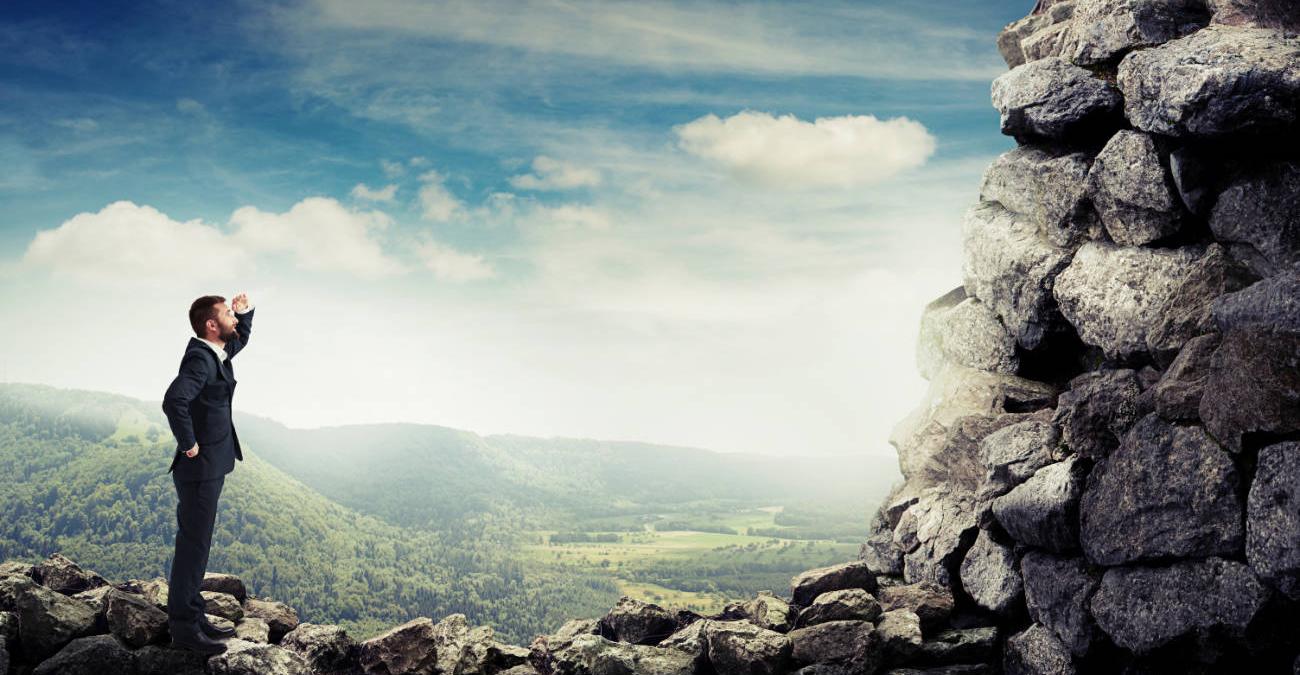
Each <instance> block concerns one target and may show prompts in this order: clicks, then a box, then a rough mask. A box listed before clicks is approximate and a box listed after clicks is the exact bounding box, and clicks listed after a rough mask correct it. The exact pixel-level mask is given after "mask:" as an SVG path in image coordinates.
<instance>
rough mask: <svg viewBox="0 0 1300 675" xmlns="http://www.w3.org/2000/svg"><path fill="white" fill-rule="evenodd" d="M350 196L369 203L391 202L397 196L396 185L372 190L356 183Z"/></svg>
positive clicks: (363, 184)
mask: <svg viewBox="0 0 1300 675" xmlns="http://www.w3.org/2000/svg"><path fill="white" fill-rule="evenodd" d="M351 194H352V196H353V197H355V198H357V199H364V200H366V201H370V202H391V201H393V198H394V197H396V196H397V185H395V184H394V185H385V186H384V187H382V188H379V189H376V190H372V189H371V188H370V187H368V186H367V185H366V184H365V183H357V185H356V187H354V188H352V193H351Z"/></svg>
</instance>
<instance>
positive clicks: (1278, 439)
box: [860, 0, 1300, 673]
mask: <svg viewBox="0 0 1300 675" xmlns="http://www.w3.org/2000/svg"><path fill="white" fill-rule="evenodd" d="M1039 5H1040V7H1039V8H1038V11H1037V12H1036V13H1034V14H1031V15H1030V16H1027V17H1025V18H1024V19H1022V20H1020V21H1017V22H1015V23H1013V24H1011V25H1009V26H1008V27H1007V28H1006V29H1005V30H1004V31H1003V32H1002V34H1001V35H1000V36H999V38H998V46H999V48H1000V50H1001V52H1002V54H1003V56H1004V58H1005V60H1006V62H1007V65H1008V66H1009V67H1010V70H1009V71H1008V72H1007V73H1005V74H1004V75H1002V76H1001V77H999V78H997V79H996V80H995V81H994V82H993V85H992V90H991V94H992V101H993V105H994V106H995V107H996V108H997V109H998V110H999V112H1000V113H1001V127H1002V132H1003V133H1005V134H1007V135H1010V136H1012V137H1014V138H1015V139H1016V142H1017V147H1016V148H1015V149H1013V150H1011V151H1009V152H1007V153H1005V154H1004V155H1002V156H1001V157H999V158H998V159H997V160H996V161H994V162H993V163H992V164H991V165H990V166H989V167H988V168H987V170H986V171H985V174H984V177H983V183H982V185H981V187H980V194H979V201H978V203H977V204H974V205H972V206H971V207H970V208H969V209H968V211H967V213H966V215H965V220H964V223H963V228H962V236H963V249H964V259H963V267H962V285H961V286H958V287H957V288H955V289H953V290H952V291H950V292H948V293H946V294H945V295H943V296H942V297H940V298H937V299H936V300H934V301H933V302H931V303H930V304H929V305H928V306H927V307H926V308H925V311H924V313H923V318H922V322H921V331H920V340H919V344H918V348H917V352H918V353H917V365H918V368H919V370H920V372H921V374H922V375H923V376H924V377H925V378H926V379H928V380H929V382H930V386H929V391H928V393H927V395H926V400H925V401H923V402H922V404H921V405H920V406H919V407H918V408H917V409H916V411H915V412H914V413H912V414H911V415H910V416H908V417H907V418H906V419H904V420H902V421H901V422H900V423H899V424H898V425H897V426H896V427H895V429H894V432H893V434H892V435H891V439H890V440H891V443H893V444H894V446H895V447H896V448H897V449H898V453H899V464H900V466H901V468H902V470H903V474H904V477H905V479H906V480H905V482H904V483H903V484H902V485H900V486H898V487H897V488H896V489H895V490H894V493H893V494H892V495H891V496H890V498H889V499H888V500H887V501H886V503H885V504H884V505H883V506H882V507H881V509H880V510H879V512H878V513H876V514H875V517H874V520H873V523H872V534H871V536H870V538H869V539H868V541H867V542H866V543H865V544H864V545H863V547H862V551H861V554H860V558H861V559H862V560H863V561H864V562H866V563H867V564H868V566H869V567H870V569H871V570H872V571H873V572H874V573H876V574H877V575H878V579H877V580H878V583H880V584H881V586H882V587H883V588H885V589H888V588H890V587H891V586H890V585H894V586H893V587H899V586H897V585H898V584H907V585H915V584H922V583H929V584H934V585H935V587H937V588H939V589H942V592H943V593H946V594H948V595H947V596H946V597H950V598H951V599H952V603H953V605H952V607H950V608H949V609H948V611H947V612H946V618H945V620H944V621H943V622H935V623H933V624H932V626H933V627H932V628H930V629H927V627H926V626H922V629H923V635H924V636H925V638H926V640H927V641H933V640H936V639H938V636H939V635H943V634H944V633H941V632H936V631H944V630H951V629H952V628H957V627H963V628H962V629H964V630H966V631H968V632H969V631H971V630H981V629H987V630H990V631H995V632H996V637H994V638H993V639H991V640H990V642H991V643H992V644H991V645H990V650H991V651H992V652H993V653H995V657H994V662H993V663H992V664H985V666H972V668H977V667H987V668H988V670H986V671H979V672H989V671H991V670H997V669H1001V670H1005V672H1008V673H1075V672H1099V673H1100V672H1106V673H1111V672H1116V673H1118V672H1128V673H1146V672H1179V673H1201V672H1227V671H1232V672H1260V673H1264V672H1269V673H1273V672H1277V673H1290V672H1292V671H1293V669H1294V671H1295V672H1297V673H1300V661H1298V660H1297V654H1300V631H1297V630H1296V626H1297V625H1300V36H1298V35H1297V33H1296V31H1297V30H1300V2H1294V0H1055V1H1050V0H1049V1H1047V2H1040V3H1039ZM882 593H883V591H882ZM945 622H946V623H945ZM923 623H924V622H923ZM981 627H983V628H981ZM946 672H953V671H951V670H949V671H946Z"/></svg>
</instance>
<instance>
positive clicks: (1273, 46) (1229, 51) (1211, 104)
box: [1118, 25, 1300, 138]
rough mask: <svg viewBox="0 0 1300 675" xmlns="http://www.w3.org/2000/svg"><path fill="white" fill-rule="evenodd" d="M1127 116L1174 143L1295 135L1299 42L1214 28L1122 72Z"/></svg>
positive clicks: (1148, 53)
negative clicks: (1193, 139) (1191, 138)
mask: <svg viewBox="0 0 1300 675" xmlns="http://www.w3.org/2000/svg"><path fill="white" fill-rule="evenodd" d="M1118 82H1119V88H1120V89H1121V90H1122V91H1123V92H1124V97H1123V98H1124V104H1125V114H1126V115H1127V116H1128V119H1129V121H1130V122H1131V123H1132V124H1133V126H1135V127H1137V128H1138V129H1141V130H1143V131H1146V132H1149V133H1155V134H1164V135H1166V136H1175V137H1188V136H1195V137H1204V138H1221V137H1226V136H1232V135H1239V134H1254V135H1264V134H1275V133H1294V129H1295V127H1296V123H1297V120H1300V38H1297V37H1294V36H1292V37H1287V35H1286V34H1285V33H1283V32H1281V31H1278V30H1273V29H1267V28H1247V27H1236V26H1224V25H1211V26H1209V27H1207V28H1204V29H1202V30H1199V31H1196V32H1194V33H1192V34H1190V35H1188V36H1186V37H1183V38H1179V39H1177V40H1172V41H1170V42H1166V43H1165V44H1163V45H1160V46H1158V47H1152V48H1150V49H1143V50H1138V51H1134V52H1131V53H1129V54H1128V55H1127V56H1125V57H1124V59H1123V60H1122V61H1121V62H1120V64H1119V73H1118Z"/></svg>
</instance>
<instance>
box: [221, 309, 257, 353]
mask: <svg viewBox="0 0 1300 675" xmlns="http://www.w3.org/2000/svg"><path fill="white" fill-rule="evenodd" d="M235 320H236V323H235V332H236V333H238V334H239V339H238V340H231V341H230V342H227V343H226V357H227V358H231V359H233V358H235V354H238V353H239V352H240V350H242V349H243V348H244V347H245V346H246V345H247V344H248V338H249V336H251V335H252V334H253V306H252V305H249V306H247V307H244V308H243V309H237V310H235Z"/></svg>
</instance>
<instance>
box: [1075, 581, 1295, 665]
mask: <svg viewBox="0 0 1300 675" xmlns="http://www.w3.org/2000/svg"><path fill="white" fill-rule="evenodd" d="M1268 595H1269V594H1268V589H1267V588H1266V587H1265V586H1264V585H1263V584H1262V583H1260V581H1259V580H1258V579H1257V578H1256V577H1255V574H1254V572H1252V571H1251V570H1250V568H1249V567H1247V566H1246V565H1245V564H1243V563H1239V562H1236V561H1234V560H1224V559H1222V558H1206V559H1204V560H1186V561H1180V562H1176V563H1173V564H1171V565H1168V566H1165V567H1115V568H1112V569H1109V570H1107V571H1106V574H1105V576H1104V577H1102V580H1101V585H1100V587H1098V589H1097V592H1096V594H1095V595H1093V598H1092V603H1091V607H1092V614H1093V616H1094V617H1096V620H1097V625H1099V626H1100V627H1101V629H1102V630H1104V631H1105V632H1106V634H1107V635H1109V636H1110V638H1111V639H1112V640H1114V641H1115V644H1117V645H1119V646H1121V647H1124V648H1125V649H1128V650H1131V651H1133V652H1136V653H1138V654H1145V653H1148V652H1151V651H1153V650H1154V649H1156V648H1157V647H1160V646H1162V645H1165V644H1168V643H1169V642H1171V641H1173V640H1174V639H1176V638H1179V637H1182V636H1184V635H1196V636H1206V635H1208V634H1210V632H1211V631H1213V632H1215V633H1220V634H1226V635H1229V636H1232V637H1237V638H1240V637H1242V636H1243V635H1244V634H1245V631H1246V628H1247V626H1248V625H1249V624H1250V623H1251V621H1253V620H1254V618H1255V617H1256V615H1258V614H1259V612H1260V611H1261V610H1262V609H1263V608H1264V605H1265V603H1266V601H1267V600H1268Z"/></svg>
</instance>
